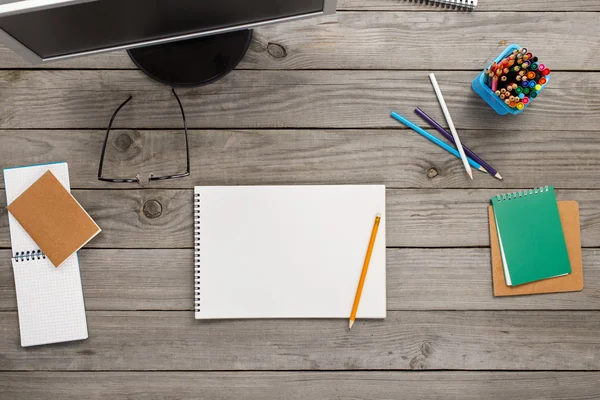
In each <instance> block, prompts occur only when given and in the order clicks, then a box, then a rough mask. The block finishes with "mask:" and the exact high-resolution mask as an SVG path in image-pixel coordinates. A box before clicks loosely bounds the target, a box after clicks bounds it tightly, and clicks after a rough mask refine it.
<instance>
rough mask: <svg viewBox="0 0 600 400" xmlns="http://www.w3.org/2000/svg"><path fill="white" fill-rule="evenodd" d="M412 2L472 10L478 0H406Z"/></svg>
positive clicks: (449, 8) (451, 8)
mask: <svg viewBox="0 0 600 400" xmlns="http://www.w3.org/2000/svg"><path fill="white" fill-rule="evenodd" d="M405 1H408V2H410V3H415V4H422V5H427V6H433V7H442V8H444V9H448V10H459V11H472V10H473V9H474V8H475V7H477V3H478V0H405Z"/></svg>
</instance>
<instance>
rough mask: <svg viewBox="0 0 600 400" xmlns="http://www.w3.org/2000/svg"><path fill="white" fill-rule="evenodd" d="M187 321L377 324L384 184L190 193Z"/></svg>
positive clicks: (382, 309) (382, 294)
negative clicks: (191, 266) (190, 304)
mask: <svg viewBox="0 0 600 400" xmlns="http://www.w3.org/2000/svg"><path fill="white" fill-rule="evenodd" d="M194 203H195V310H196V313H195V316H196V319H228V318H241V319H243V318H348V317H349V316H350V312H351V311H352V304H353V301H354V295H355V294H356V289H357V286H358V282H359V280H360V274H361V270H362V264H363V261H364V258H365V254H366V251H367V248H368V245H369V239H370V236H371V231H372V229H373V221H374V220H375V216H376V215H377V214H378V213H381V214H382V219H381V224H380V228H379V232H380V234H379V235H378V236H377V240H376V242H375V247H374V249H373V255H372V258H371V263H370V267H369V271H368V275H367V279H366V282H365V286H364V290H363V293H362V298H361V302H360V307H359V309H358V315H357V316H358V318H385V317H386V271H385V231H386V229H385V221H386V219H385V187H384V186H254V187H248V186H238V187H196V188H195V201H194Z"/></svg>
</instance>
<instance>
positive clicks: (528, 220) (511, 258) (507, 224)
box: [492, 186, 571, 286]
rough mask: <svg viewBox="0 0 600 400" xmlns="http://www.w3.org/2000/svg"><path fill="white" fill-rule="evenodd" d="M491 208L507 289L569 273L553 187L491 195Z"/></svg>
mask: <svg viewBox="0 0 600 400" xmlns="http://www.w3.org/2000/svg"><path fill="white" fill-rule="evenodd" d="M492 206H493V208H494V216H495V219H496V230H497V233H498V242H499V246H500V254H501V256H502V264H503V267H504V278H505V280H506V284H507V286H517V285H522V284H525V283H530V282H536V281H540V280H543V279H549V278H555V277H558V276H563V275H567V274H570V273H571V264H570V261H569V254H568V252H567V245H566V242H565V236H564V233H563V229H562V224H561V221H560V215H559V212H558V205H557V202H556V196H555V194H554V188H553V187H549V186H546V187H543V188H538V189H532V190H526V191H519V192H514V193H509V194H504V195H499V196H494V197H492Z"/></svg>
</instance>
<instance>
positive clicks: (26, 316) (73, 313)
mask: <svg viewBox="0 0 600 400" xmlns="http://www.w3.org/2000/svg"><path fill="white" fill-rule="evenodd" d="M12 264H13V271H14V274H15V287H16V290H17V306H18V308H19V328H20V331H21V346H23V347H27V346H37V345H42V344H49V343H58V342H69V341H71V340H82V339H87V337H88V331H87V322H86V319H85V306H84V303H83V291H82V289H81V277H80V275H79V262H78V260H77V255H76V254H75V255H73V256H71V257H70V258H69V259H68V260H67V261H65V262H64V263H63V264H62V265H61V266H60V268H56V267H54V265H52V263H51V262H50V260H48V259H45V258H41V259H35V260H29V261H17V260H16V259H14V258H13V259H12Z"/></svg>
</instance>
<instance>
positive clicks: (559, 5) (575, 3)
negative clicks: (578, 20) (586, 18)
mask: <svg viewBox="0 0 600 400" xmlns="http://www.w3.org/2000/svg"><path fill="white" fill-rule="evenodd" d="M418 3H419V0H417V2H416V4H415V3H412V2H410V1H407V0H369V1H364V0H338V10H355V11H381V10H388V11H415V10H419V11H430V12H439V11H438V9H436V7H431V6H427V5H425V4H418ZM490 11H534V12H546V11H561V12H565V11H600V4H598V3H597V2H595V1H589V0H569V1H564V0H527V1H522V0H503V1H491V0H480V1H479V5H478V6H477V8H475V10H474V12H477V13H480V12H490ZM447 12H450V11H447ZM538 18H540V19H542V18H543V16H540V15H538Z"/></svg>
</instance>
